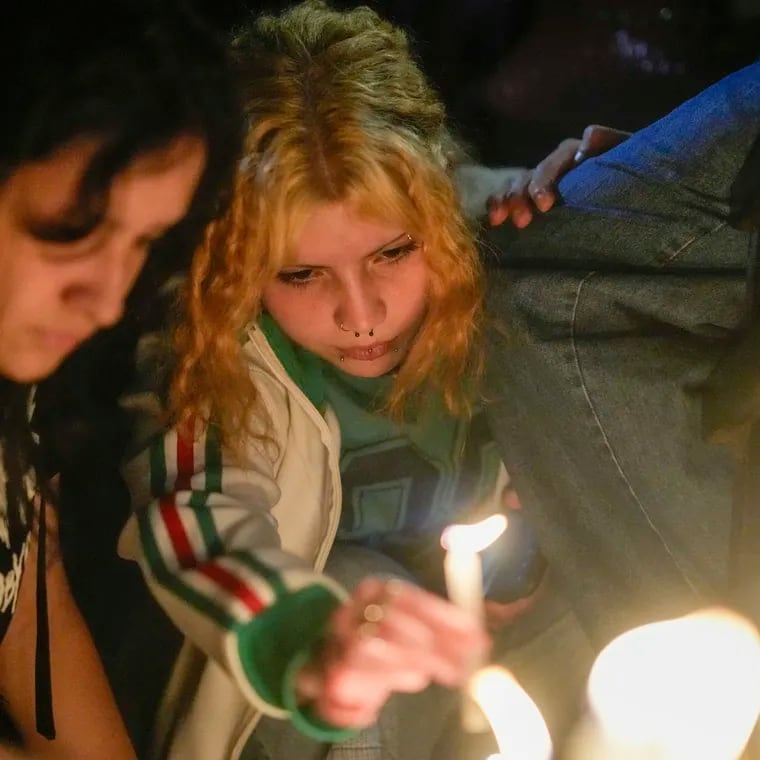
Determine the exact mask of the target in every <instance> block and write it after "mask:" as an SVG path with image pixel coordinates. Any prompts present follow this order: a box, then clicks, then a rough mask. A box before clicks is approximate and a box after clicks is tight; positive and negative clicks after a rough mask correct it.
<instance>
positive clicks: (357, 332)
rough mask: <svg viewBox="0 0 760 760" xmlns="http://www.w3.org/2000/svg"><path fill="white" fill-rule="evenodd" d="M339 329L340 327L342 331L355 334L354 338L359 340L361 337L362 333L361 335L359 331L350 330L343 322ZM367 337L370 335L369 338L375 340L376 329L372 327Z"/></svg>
mask: <svg viewBox="0 0 760 760" xmlns="http://www.w3.org/2000/svg"><path fill="white" fill-rule="evenodd" d="M338 327H340V329H341V330H343V332H352V333H353V334H354V337H355V338H358V337H359V336H360V335H361V333H360V332H359V331H358V330H349V329H348V328H347V327H346V326H345V325H344V324H343V322H341V323H340V324H339V325H338ZM367 335H369V337H370V338H373V337H374V336H375V328H374V327H371V328H370V330H369V332H368V333H367Z"/></svg>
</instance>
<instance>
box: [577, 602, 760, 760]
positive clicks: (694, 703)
mask: <svg viewBox="0 0 760 760" xmlns="http://www.w3.org/2000/svg"><path fill="white" fill-rule="evenodd" d="M588 695H589V704H590V707H591V711H592V715H593V719H594V729H593V731H591V732H589V733H588V734H587V736H586V738H585V742H586V744H585V746H583V747H581V748H580V749H579V752H578V754H577V756H578V757H583V758H584V760H595V759H596V758H610V757H625V758H630V760H637V759H642V760H643V758H647V760H655V759H656V760H737V758H739V757H740V756H741V754H742V752H743V750H744V747H745V745H746V744H747V741H748V740H749V737H750V734H751V733H752V729H753V727H754V725H755V723H756V721H757V718H758V715H759V714H760V635H758V631H757V629H756V628H755V627H754V626H753V625H752V624H751V623H750V622H749V621H747V620H745V619H744V618H742V617H740V616H739V615H737V614H735V613H733V612H729V611H728V610H723V609H709V610H704V611H701V612H698V613H695V614H693V615H687V616H686V617H683V618H678V619H676V620H666V621H664V622H660V623H652V624H651V625H645V626H641V627H640V628H635V629H633V630H631V631H628V632H627V633H624V634H623V635H622V636H619V637H618V638H617V639H615V640H614V641H613V642H612V643H610V644H609V645H608V646H607V647H606V648H605V649H604V650H603V651H602V653H601V654H600V655H599V657H598V658H597V660H596V662H595V664H594V667H593V669H592V671H591V676H590V677H589V684H588Z"/></svg>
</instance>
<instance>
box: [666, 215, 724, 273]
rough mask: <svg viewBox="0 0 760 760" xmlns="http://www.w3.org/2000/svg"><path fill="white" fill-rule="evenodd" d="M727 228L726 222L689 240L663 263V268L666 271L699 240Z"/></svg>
mask: <svg viewBox="0 0 760 760" xmlns="http://www.w3.org/2000/svg"><path fill="white" fill-rule="evenodd" d="M725 226H726V222H725V221H721V222H719V223H718V224H717V225H716V226H715V227H713V228H712V229H709V230H707V231H706V232H702V233H700V234H699V235H694V237H692V238H689V239H688V240H687V241H686V242H685V243H683V244H682V245H681V246H680V247H679V248H678V250H676V251H674V252H673V253H671V254H670V255H669V256H668V258H667V259H665V261H663V262H662V264H661V268H662V269H664V268H665V267H667V266H668V265H669V264H672V263H673V262H674V261H675V260H676V259H677V258H678V257H679V256H680V255H681V254H682V253H684V251H686V249H687V248H689V247H690V246H692V245H694V243H696V242H697V241H698V240H701V239H702V238H705V237H709V236H710V235H714V234H715V233H716V232H718V231H720V230H721V229H723V227H725Z"/></svg>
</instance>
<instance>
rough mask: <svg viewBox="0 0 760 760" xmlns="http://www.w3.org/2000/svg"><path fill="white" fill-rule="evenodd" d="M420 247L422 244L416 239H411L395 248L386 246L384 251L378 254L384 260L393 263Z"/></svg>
mask: <svg viewBox="0 0 760 760" xmlns="http://www.w3.org/2000/svg"><path fill="white" fill-rule="evenodd" d="M419 247H420V244H419V243H418V242H417V241H416V240H409V241H408V242H406V243H404V244H403V245H398V246H396V247H394V248H386V249H385V250H384V251H380V252H379V253H378V256H379V258H380V259H381V260H382V261H387V262H390V263H393V262H397V261H401V260H402V259H403V258H404V257H405V256H408V255H409V254H410V253H414V251H416V250H417V249H418V248H419Z"/></svg>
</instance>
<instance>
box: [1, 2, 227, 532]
mask: <svg viewBox="0 0 760 760" xmlns="http://www.w3.org/2000/svg"><path fill="white" fill-rule="evenodd" d="M0 71H3V72H4V74H3V76H2V77H0V103H2V104H3V118H2V119H0V191H1V189H2V183H3V182H4V181H5V180H6V179H7V178H8V177H9V176H11V175H12V174H13V173H14V171H15V170H16V169H18V168H19V167H21V166H23V165H24V164H27V163H29V162H33V161H38V160H43V159H45V158H46V157H49V156H51V155H53V154H54V153H55V152H56V151H57V150H59V149H61V148H62V147H64V146H66V145H67V144H69V143H71V142H72V141H74V140H76V139H79V138H88V139H94V140H95V141H96V142H97V144H98V146H99V147H98V150H97V151H96V153H95V155H94V156H93V157H92V159H91V161H90V164H89V166H88V167H87V169H86V171H85V174H84V178H83V181H82V183H81V185H80V188H79V198H78V203H79V204H80V205H81V208H82V210H83V211H85V212H86V214H87V215H88V218H89V219H92V220H93V223H97V221H98V219H99V218H100V216H101V215H102V214H103V213H104V212H105V210H106V208H107V203H108V192H109V188H110V185H111V183H112V181H113V179H114V178H115V177H116V175H118V174H119V173H120V172H121V171H122V170H124V169H125V168H126V167H127V166H128V165H129V164H130V163H131V162H132V161H133V160H134V159H135V158H137V157H138V156H140V155H143V154H145V153H148V152H151V151H155V150H160V149H161V148H163V147H165V146H168V145H169V144H170V143H171V142H172V141H173V140H174V139H175V138H176V137H178V136H180V135H193V136H197V137H200V138H201V139H202V140H203V141H204V143H205V146H206V151H207V162H206V166H205V170H204V174H203V176H202V178H201V181H200V183H199V186H198V189H197V191H196V194H195V197H194V199H193V202H192V204H191V207H190V210H189V212H188V214H187V216H186V218H185V219H184V220H183V222H181V223H180V224H179V225H177V227H176V228H174V229H173V230H172V231H171V232H170V234H169V235H167V237H166V238H165V239H164V240H162V241H160V242H159V243H158V244H157V245H156V250H155V251H154V252H153V254H152V255H151V256H150V257H149V260H148V264H147V265H146V268H145V271H144V272H143V273H142V275H141V277H140V279H139V281H138V283H137V285H136V287H135V289H134V291H133V293H132V294H131V296H130V300H129V303H128V306H127V317H126V323H127V324H130V325H131V326H132V327H133V328H134V326H135V325H139V324H141V322H142V321H144V320H145V315H146V314H147V313H148V312H147V311H146V308H147V306H148V305H150V303H151V302H152V301H153V300H154V299H155V296H156V292H157V288H158V287H159V285H160V283H161V282H163V281H164V280H165V279H166V278H167V277H168V276H169V275H170V274H171V273H172V272H175V271H178V270H183V269H185V268H186V267H187V266H188V264H189V261H190V258H191V256H192V253H193V250H194V248H195V247H196V245H197V243H198V241H199V238H200V234H201V232H202V230H203V229H204V228H205V226H206V224H207V223H208V222H209V221H210V219H211V218H213V217H214V216H215V215H216V214H217V213H220V212H221V211H222V210H223V208H224V207H225V204H226V188H227V187H229V186H230V185H231V180H232V176H233V174H234V169H235V165H236V162H237V157H238V154H239V149H240V142H241V131H242V120H241V116H240V104H239V98H238V95H237V91H236V87H235V84H234V77H233V76H232V74H231V71H230V67H229V65H228V55H227V44H226V39H224V38H223V37H222V35H220V34H219V33H218V32H217V30H215V29H214V28H213V27H212V26H211V25H210V24H209V23H208V22H207V20H206V19H205V18H204V17H203V16H202V14H200V13H199V12H198V10H197V9H196V8H195V7H193V5H191V4H190V3H189V2H185V1H184V0H108V1H107V2H97V3H94V2H91V0H46V2H45V3H44V4H42V6H40V5H39V4H37V3H31V2H29V1H28V0H4V2H3V11H2V21H0ZM122 329H124V328H123V327H120V328H119V329H118V330H117V331H116V333H118V332H119V330H122ZM64 375H65V371H64ZM47 390H49V389H47ZM45 392H46V388H45V387H43V388H42V389H41V399H42V401H43V405H44V400H45ZM27 397H28V388H24V387H20V386H18V385H15V384H13V383H11V382H10V381H8V380H6V379H0V445H2V450H3V459H4V464H5V469H6V472H7V474H8V478H7V488H6V490H7V494H6V495H7V497H8V516H9V523H10V524H11V526H12V527H13V526H16V525H18V524H19V521H22V522H26V521H27V519H28V518H29V508H30V505H28V504H25V501H27V500H26V499H25V498H24V497H23V496H22V495H21V494H22V493H23V487H22V482H21V480H20V479H21V478H22V477H23V474H24V473H26V472H27V471H29V469H31V468H35V469H39V466H40V463H39V461H38V460H39V455H38V453H37V452H36V447H35V445H34V443H33V441H32V435H31V430H30V425H29V423H28V420H27V404H26V399H27ZM48 406H51V405H50V404H48ZM52 406H55V404H53V405H52ZM53 416H54V417H55V416H56V415H53ZM43 470H44V468H43ZM43 474H44V472H43Z"/></svg>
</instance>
